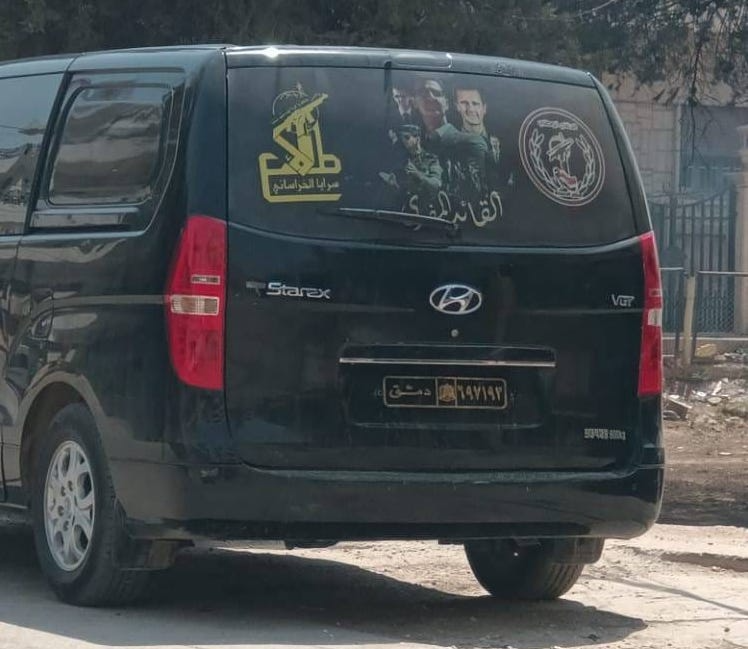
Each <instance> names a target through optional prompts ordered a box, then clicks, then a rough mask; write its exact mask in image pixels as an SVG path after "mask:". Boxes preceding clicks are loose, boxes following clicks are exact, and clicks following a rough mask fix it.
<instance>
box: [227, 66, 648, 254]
mask: <svg viewBox="0 0 748 649" xmlns="http://www.w3.org/2000/svg"><path fill="white" fill-rule="evenodd" d="M228 140H229V202H230V219H231V220H232V221H235V222H238V223H241V224H243V225H248V226H251V227H254V228H259V229H263V230H269V231H272V232H278V233H284V234H293V235H300V236H307V237H319V238H332V239H345V240H364V241H365V240H383V239H388V238H392V239H405V240H407V241H412V242H413V243H418V242H419V241H432V240H435V239H439V238H443V237H444V236H445V234H444V232H443V231H440V230H445V229H442V228H434V227H417V224H415V223H410V226H411V227H399V226H401V225H402V224H400V223H389V222H383V220H382V218H381V217H382V213H381V212H382V211H384V212H386V214H384V216H386V217H387V218H388V219H389V220H390V221H392V220H397V217H398V215H402V219H403V221H407V222H411V221H415V220H417V216H418V215H420V216H429V217H432V218H437V219H440V220H444V221H448V222H450V223H455V224H457V226H459V233H458V235H457V236H458V237H459V241H460V242H461V243H468V244H476V245H496V244H511V245H563V246H574V245H595V244H601V243H609V242H613V241H618V240H621V239H625V238H627V237H631V236H633V235H634V234H635V226H634V218H633V214H632V208H631V202H630V199H629V196H628V192H627V188H626V183H625V179H624V175H623V171H622V168H621V161H620V157H619V153H618V150H617V147H616V143H615V140H614V136H613V132H612V130H611V127H610V124H609V122H608V119H607V116H606V114H605V111H604V108H603V105H602V101H601V99H600V97H599V95H598V93H597V91H596V90H595V89H594V88H584V87H577V86H570V85H564V84H558V83H549V82H544V81H528V80H523V79H512V78H497V77H491V76H484V75H473V74H456V73H427V72H416V71H390V70H381V69H362V68H331V67H316V68H315V67H280V66H279V67H260V68H239V69H232V70H229V137H228ZM408 215H415V216H416V218H415V219H409V218H408ZM362 217H367V218H362ZM429 225H434V224H433V223H431V222H430V223H429ZM436 225H440V224H436Z"/></svg>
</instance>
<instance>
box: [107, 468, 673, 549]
mask: <svg viewBox="0 0 748 649" xmlns="http://www.w3.org/2000/svg"><path fill="white" fill-rule="evenodd" d="M111 469H112V477H113V479H114V484H115V489H116V491H117V495H118V498H119V500H120V502H121V503H122V505H123V507H124V510H125V513H126V515H127V518H128V521H129V525H130V528H131V532H132V533H133V534H134V535H136V536H140V537H153V538H175V539H178V538H185V539H186V538H201V537H207V538H221V539H228V538H244V539H277V540H290V539H295V540H303V539H330V540H364V539H366V540H369V539H411V538H412V539H416V538H437V539H443V540H449V539H465V538H480V537H500V536H515V537H522V536H526V537H553V536H594V537H604V538H631V537H634V536H638V535H640V534H642V533H644V532H645V531H646V530H647V529H648V528H649V527H650V526H651V525H652V524H653V523H654V521H655V520H656V518H657V515H658V514H659V509H660V502H661V499H662V486H663V474H664V470H663V468H662V466H659V465H658V466H642V467H636V468H631V469H628V470H625V471H611V472H596V473H558V472H556V473H539V472H532V473H529V472H528V473H524V472H502V473H485V472H483V473H460V474H451V473H438V474H436V473H428V474H424V473H384V472H362V471H356V472H330V471H320V472H314V471H275V470H272V471H271V470H262V469H257V468H252V467H249V466H246V465H224V466H215V465H213V466H205V467H198V466H181V465H167V464H154V463H141V462H126V461H114V462H112V466H111Z"/></svg>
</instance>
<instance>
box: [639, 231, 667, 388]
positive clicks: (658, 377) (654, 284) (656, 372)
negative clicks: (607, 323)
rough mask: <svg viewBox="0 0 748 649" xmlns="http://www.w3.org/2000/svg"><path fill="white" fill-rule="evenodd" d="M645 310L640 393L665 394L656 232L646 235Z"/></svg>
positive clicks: (643, 257) (640, 361) (644, 241)
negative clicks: (663, 390)
mask: <svg viewBox="0 0 748 649" xmlns="http://www.w3.org/2000/svg"><path fill="white" fill-rule="evenodd" d="M639 240H640V241H641V249H642V260H643V264H644V310H643V314H642V346H641V353H640V356H639V396H640V397H646V396H652V395H657V394H661V393H662V282H661V281H660V263H659V261H658V259H657V244H656V242H655V237H654V232H647V234H644V235H642V236H641V237H640V238H639Z"/></svg>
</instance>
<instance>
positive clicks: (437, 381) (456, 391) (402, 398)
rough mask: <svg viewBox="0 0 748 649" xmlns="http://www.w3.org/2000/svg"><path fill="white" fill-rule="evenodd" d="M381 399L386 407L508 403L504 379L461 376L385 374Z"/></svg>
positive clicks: (495, 405)
mask: <svg viewBox="0 0 748 649" xmlns="http://www.w3.org/2000/svg"><path fill="white" fill-rule="evenodd" d="M382 399H383V401H384V405H385V406H387V407H388V408H482V409H490V410H503V409H504V408H506V406H507V387H506V380H504V379H487V378H473V377H463V376H386V377H384V380H383V381H382Z"/></svg>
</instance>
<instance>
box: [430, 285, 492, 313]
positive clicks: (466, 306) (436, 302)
mask: <svg viewBox="0 0 748 649" xmlns="http://www.w3.org/2000/svg"><path fill="white" fill-rule="evenodd" d="M429 302H430V303H431V306H432V307H434V308H435V309H436V310H437V311H441V312H442V313H448V314H450V315H467V314H468V313H472V312H473V311H477V310H478V309H479V308H480V305H481V304H482V303H483V297H482V296H481V294H480V291H477V290H475V289H474V288H471V287H470V286H465V284H445V285H444V286H439V287H438V288H435V289H434V290H433V291H431V295H430V296H429Z"/></svg>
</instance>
